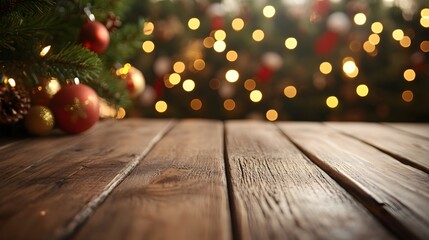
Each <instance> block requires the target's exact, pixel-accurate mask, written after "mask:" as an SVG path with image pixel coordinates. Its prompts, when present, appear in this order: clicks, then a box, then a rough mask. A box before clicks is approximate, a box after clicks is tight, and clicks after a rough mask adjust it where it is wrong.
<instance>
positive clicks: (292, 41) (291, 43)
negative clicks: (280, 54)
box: [285, 37, 298, 50]
mask: <svg viewBox="0 0 429 240" xmlns="http://www.w3.org/2000/svg"><path fill="white" fill-rule="evenodd" d="M285 46H286V48H287V49H289V50H292V49H295V48H296V46H298V41H297V40H296V38H293V37H290V38H287V39H286V40H285Z"/></svg>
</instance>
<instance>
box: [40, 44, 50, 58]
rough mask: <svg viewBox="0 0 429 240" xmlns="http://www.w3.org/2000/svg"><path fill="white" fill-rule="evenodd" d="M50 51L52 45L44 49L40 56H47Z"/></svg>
mask: <svg viewBox="0 0 429 240" xmlns="http://www.w3.org/2000/svg"><path fill="white" fill-rule="evenodd" d="M49 50H51V45H48V46H46V47H44V48H43V49H42V51H40V56H41V57H44V56H46V54H48V52H49Z"/></svg>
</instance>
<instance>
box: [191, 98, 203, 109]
mask: <svg viewBox="0 0 429 240" xmlns="http://www.w3.org/2000/svg"><path fill="white" fill-rule="evenodd" d="M202 106H203V103H202V102H201V100H200V99H198V98H194V99H192V101H191V108H192V109H193V110H195V111H198V110H200V109H201V108H202Z"/></svg>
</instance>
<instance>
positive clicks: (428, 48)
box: [420, 41, 429, 53]
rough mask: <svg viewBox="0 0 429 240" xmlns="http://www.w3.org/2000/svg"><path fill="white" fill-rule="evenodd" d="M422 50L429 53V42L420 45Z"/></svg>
mask: <svg viewBox="0 0 429 240" xmlns="http://www.w3.org/2000/svg"><path fill="white" fill-rule="evenodd" d="M420 50H422V52H425V53H426V52H429V41H422V42H421V43H420Z"/></svg>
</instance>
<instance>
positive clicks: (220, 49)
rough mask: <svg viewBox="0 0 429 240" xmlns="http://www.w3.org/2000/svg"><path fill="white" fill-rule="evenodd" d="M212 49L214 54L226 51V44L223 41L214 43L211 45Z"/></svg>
mask: <svg viewBox="0 0 429 240" xmlns="http://www.w3.org/2000/svg"><path fill="white" fill-rule="evenodd" d="M213 49H214V50H215V51H216V52H219V53H220V52H223V51H225V49H226V43H225V42H224V41H216V42H215V43H214V45H213Z"/></svg>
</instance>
